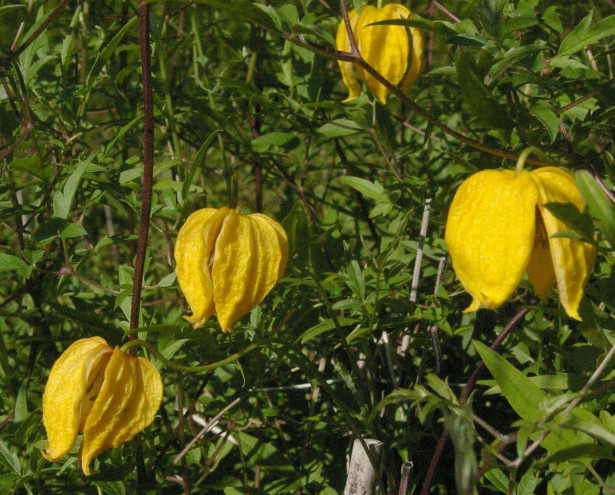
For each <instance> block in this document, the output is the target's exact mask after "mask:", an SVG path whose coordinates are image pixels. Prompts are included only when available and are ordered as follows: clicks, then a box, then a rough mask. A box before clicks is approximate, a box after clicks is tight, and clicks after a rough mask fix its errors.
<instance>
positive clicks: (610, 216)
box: [575, 170, 615, 246]
mask: <svg viewBox="0 0 615 495" xmlns="http://www.w3.org/2000/svg"><path fill="white" fill-rule="evenodd" d="M575 180H576V183H577V187H578V188H579V191H581V196H583V199H584V200H585V202H586V203H587V207H588V208H589V213H590V214H591V216H592V217H593V218H595V220H596V222H597V224H598V227H599V228H600V231H601V232H602V235H604V238H605V239H606V240H607V241H608V242H609V244H610V245H611V246H615V205H614V204H613V203H612V202H611V200H610V199H609V198H608V196H607V195H606V193H605V192H604V191H603V190H602V188H601V187H600V185H599V184H598V183H597V182H596V180H595V179H594V177H593V176H592V174H591V173H590V172H589V171H587V170H579V171H578V172H577V173H576V174H575Z"/></svg>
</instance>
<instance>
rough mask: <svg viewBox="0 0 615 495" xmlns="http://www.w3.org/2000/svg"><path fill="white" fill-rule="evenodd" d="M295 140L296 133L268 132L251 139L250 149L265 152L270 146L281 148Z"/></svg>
mask: <svg viewBox="0 0 615 495" xmlns="http://www.w3.org/2000/svg"><path fill="white" fill-rule="evenodd" d="M296 140H297V135H296V134H294V133H290V132H278V131H275V132H270V133H269V134H263V135H262V136H259V137H257V138H256V139H253V140H252V150H253V151H256V152H257V153H265V152H267V151H269V149H270V148H272V147H273V148H282V147H285V146H287V145H289V144H292V142H293V141H296Z"/></svg>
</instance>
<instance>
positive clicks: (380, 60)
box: [335, 3, 424, 104]
mask: <svg viewBox="0 0 615 495" xmlns="http://www.w3.org/2000/svg"><path fill="white" fill-rule="evenodd" d="M413 17H414V15H413V13H412V12H411V11H410V10H408V9H407V8H406V7H404V6H403V5H401V4H399V3H389V4H387V5H385V6H384V7H382V8H381V9H379V8H377V7H374V6H373V5H365V6H363V8H362V9H361V14H359V13H358V12H357V11H356V10H355V9H353V10H351V11H350V12H348V19H349V21H350V25H351V28H352V33H353V35H354V38H355V41H356V44H357V48H358V49H359V53H360V54H361V56H362V57H363V59H364V60H365V61H366V62H367V63H368V64H369V65H371V66H372V67H373V68H374V69H376V70H377V71H378V72H379V73H380V74H381V75H382V76H383V77H384V78H385V79H386V80H387V81H389V82H390V83H392V84H393V85H395V86H397V85H398V84H399V83H400V82H401V83H402V91H403V92H404V93H405V94H409V93H410V89H411V88H412V85H413V84H414V83H415V82H416V80H417V79H418V77H419V73H420V72H421V70H422V68H423V45H424V41H423V35H422V34H421V32H420V31H419V30H418V29H416V28H414V27H411V28H409V31H410V37H408V31H407V30H406V27H404V26H394V25H384V24H382V25H377V26H370V25H369V24H373V23H375V22H379V21H388V20H396V19H412V18H413ZM335 41H336V45H337V49H338V50H340V51H343V52H349V51H350V39H349V38H348V31H347V29H346V25H345V23H344V21H343V20H342V22H341V23H340V25H339V27H338V29H337V36H336V38H335ZM410 50H412V54H411V55H410ZM408 58H411V62H410V64H408ZM338 64H339V66H340V69H341V71H342V79H343V81H344V84H345V85H346V87H347V88H348V91H349V93H350V94H349V95H348V98H346V100H344V101H350V100H354V99H355V98H357V97H358V96H359V95H360V94H361V85H360V83H359V81H358V79H357V76H358V77H359V79H361V80H362V81H364V82H365V84H367V86H368V88H369V89H370V90H371V92H372V93H374V95H376V97H377V98H378V99H379V100H380V101H381V102H382V103H383V104H385V103H386V100H387V96H388V94H389V90H388V89H387V87H386V86H384V85H383V84H382V83H380V82H379V81H378V80H377V79H376V78H375V77H374V76H372V75H371V74H369V73H368V72H366V71H365V70H364V69H362V68H361V67H359V66H355V67H354V70H353V65H354V64H353V63H352V62H345V61H341V60H338ZM408 65H410V66H409V67H408ZM355 70H356V75H355Z"/></svg>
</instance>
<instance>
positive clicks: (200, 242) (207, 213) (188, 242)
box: [174, 208, 229, 327]
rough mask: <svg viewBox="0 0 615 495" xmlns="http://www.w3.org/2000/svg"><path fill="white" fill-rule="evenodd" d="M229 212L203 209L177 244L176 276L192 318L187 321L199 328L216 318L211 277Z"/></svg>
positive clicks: (186, 225)
mask: <svg viewBox="0 0 615 495" xmlns="http://www.w3.org/2000/svg"><path fill="white" fill-rule="evenodd" d="M228 211H229V209H228V208H220V209H217V208H202V209H200V210H197V211H195V212H194V213H193V214H192V215H190V216H189V217H188V218H187V220H186V223H184V225H183V226H182V228H181V229H180V230H179V234H178V235H177V240H176V241H175V251H174V255H175V264H176V267H175V273H176V274H177V282H178V283H179V286H180V287H181V290H182V292H183V294H184V296H185V298H186V301H188V304H189V306H190V309H191V310H192V316H187V317H185V318H186V320H188V321H189V322H190V323H192V324H193V325H194V326H195V327H198V326H201V325H202V324H203V323H205V321H206V320H207V319H208V318H209V317H210V316H211V315H213V314H214V311H215V305H214V293H213V284H212V280H211V273H210V262H211V258H212V256H213V251H214V246H215V242H216V237H217V236H218V232H219V231H220V228H221V226H222V221H223V220H224V218H225V217H226V215H227V214H228Z"/></svg>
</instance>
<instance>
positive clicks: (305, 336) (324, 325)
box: [298, 318, 359, 344]
mask: <svg viewBox="0 0 615 495" xmlns="http://www.w3.org/2000/svg"><path fill="white" fill-rule="evenodd" d="M358 322H359V320H358V319H356V318H338V320H337V323H338V324H339V326H340V327H346V326H349V325H354V324H355V323H358ZM335 327H336V325H335V321H333V320H332V319H331V318H327V319H326V320H324V321H321V322H320V323H318V324H316V325H314V326H313V327H311V328H308V329H307V330H306V331H305V332H303V333H302V334H301V336H300V337H299V339H298V341H300V342H301V343H302V344H305V343H306V342H309V341H310V340H313V339H315V338H316V337H318V336H319V335H320V334H322V333H325V332H330V331H331V330H333V329H334V328H335Z"/></svg>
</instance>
